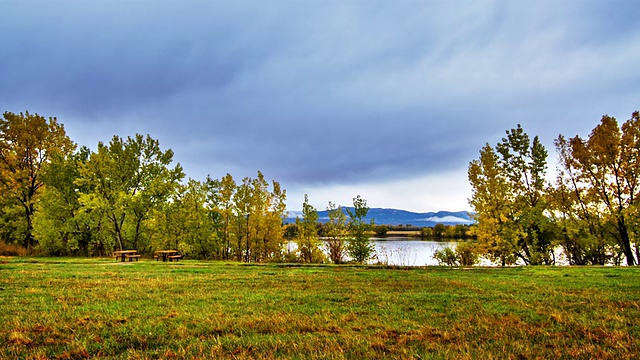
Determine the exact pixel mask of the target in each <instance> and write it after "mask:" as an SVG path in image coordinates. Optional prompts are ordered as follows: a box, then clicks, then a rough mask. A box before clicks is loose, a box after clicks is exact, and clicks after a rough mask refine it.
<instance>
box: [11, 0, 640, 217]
mask: <svg viewBox="0 0 640 360" xmlns="http://www.w3.org/2000/svg"><path fill="white" fill-rule="evenodd" d="M0 13H1V14H2V17H1V19H0V111H2V112H5V111H9V112H13V113H19V112H24V111H25V110H28V111H29V112H31V113H38V114H39V115H42V116H46V117H49V116H52V117H57V119H58V121H59V122H61V123H63V124H64V126H65V129H66V131H67V133H68V135H69V136H70V137H71V139H72V140H73V141H75V142H76V143H78V144H79V145H85V146H87V147H89V148H91V149H94V150H95V149H96V148H97V143H98V142H99V141H102V142H105V143H107V142H109V141H110V139H111V138H112V136H113V135H118V136H121V137H123V138H126V137H127V136H133V135H135V134H136V133H140V134H143V135H146V134H149V135H150V136H151V137H152V138H154V139H157V140H159V141H160V146H161V147H162V148H163V149H168V148H170V149H172V150H173V151H174V153H175V156H174V160H175V161H176V162H179V163H180V164H181V165H182V166H183V167H184V171H185V173H186V175H187V176H188V177H191V178H194V179H196V180H204V179H205V178H206V176H207V175H210V176H211V177H212V178H221V177H222V176H224V175H225V174H226V173H230V174H231V175H233V177H234V178H235V179H236V181H238V182H240V181H241V180H242V178H243V177H246V176H249V177H255V176H256V174H257V171H261V172H262V173H263V174H264V175H265V177H266V178H267V179H269V180H276V181H278V182H280V184H281V185H282V186H283V187H284V188H285V189H286V190H287V204H288V209H289V210H299V209H301V208H302V202H303V200H304V194H308V196H309V201H310V203H311V204H312V205H313V206H315V207H316V208H318V209H319V210H324V209H326V207H327V205H328V202H329V201H331V202H333V203H334V204H340V205H350V204H351V202H352V199H353V197H355V196H356V195H360V196H362V197H363V198H364V199H366V200H367V204H368V206H369V207H381V208H396V209H403V210H409V211H416V212H427V211H439V210H450V211H461V210H472V209H471V208H470V206H469V204H468V198H470V197H471V187H470V185H469V183H468V180H467V168H468V165H469V162H470V161H472V160H474V159H476V158H478V157H479V150H480V149H481V148H482V147H483V146H484V145H485V144H486V143H490V144H492V145H495V144H496V143H498V142H499V141H500V139H501V138H502V137H503V136H504V135H505V131H506V130H508V129H511V128H515V127H516V126H517V124H522V126H523V128H524V130H525V132H527V133H528V134H529V135H530V136H532V137H533V136H536V135H537V136H539V137H540V139H541V140H542V142H543V144H544V145H545V146H546V147H547V149H548V150H549V154H550V159H549V162H550V166H549V167H550V169H549V171H550V172H553V171H554V165H553V162H554V159H555V152H554V148H553V140H554V139H555V138H557V137H558V135H559V134H563V135H565V136H575V135H580V136H583V137H586V136H588V134H589V133H590V131H591V129H593V128H594V127H595V126H596V125H597V124H598V122H599V120H600V118H601V117H602V116H603V115H605V114H607V115H610V116H615V117H616V118H617V119H618V120H619V121H620V122H623V121H625V120H627V119H629V118H630V116H631V113H632V112H633V111H635V110H640V22H639V21H638V18H639V17H640V16H639V15H640V4H638V1H611V0H608V1H595V0H593V1H571V0H566V1H544V0H543V1H526V2H525V1H519V0H518V1H456V0H453V1H450V0H446V1H445V0H442V1H410V0H398V1H376V0H371V1H362V0H359V1H356V0H340V1H337V0H336V1H333V0H324V1H314V0H305V1H295V0H290V1H281V0H271V1H251V0H243V1H196V0H183V1H165V0H137V1H136V0H129V1H120V0H106V1H103V0H93V1H85V0H74V1H64V0H59V1H50V0H42V1H32V0H15V1H14V0H0Z"/></svg>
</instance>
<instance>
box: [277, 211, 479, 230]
mask: <svg viewBox="0 0 640 360" xmlns="http://www.w3.org/2000/svg"><path fill="white" fill-rule="evenodd" d="M342 209H343V211H345V214H346V209H353V207H343V208H342ZM471 215H472V213H470V212H468V211H444V210H442V211H435V212H412V211H407V210H400V209H389V208H370V209H369V212H368V213H367V217H366V218H365V220H366V221H371V219H373V220H374V223H375V224H376V225H411V226H417V227H433V226H435V225H436V224H444V225H458V224H466V225H469V224H473V222H474V221H473V220H472V219H471ZM296 217H302V213H301V212H300V211H292V212H290V213H289V217H288V218H287V220H288V221H287V222H295V219H296ZM318 221H320V222H322V223H325V222H328V221H329V215H328V211H327V210H322V211H318Z"/></svg>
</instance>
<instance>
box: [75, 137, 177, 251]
mask: <svg viewBox="0 0 640 360" xmlns="http://www.w3.org/2000/svg"><path fill="white" fill-rule="evenodd" d="M172 161H173V151H171V150H167V151H162V150H161V149H160V144H159V142H158V141H157V140H154V139H152V138H151V137H149V136H148V135H147V136H146V137H143V136H142V135H140V134H136V136H135V137H133V138H132V137H127V139H126V140H123V139H122V138H120V137H118V136H114V137H113V138H112V140H111V142H110V143H109V144H108V145H105V144H104V143H102V142H100V143H98V150H97V152H95V153H92V154H91V156H90V158H89V160H88V161H87V162H86V164H82V165H81V166H80V169H79V170H80V177H79V179H78V180H77V185H79V186H81V187H82V186H85V187H86V188H89V189H91V190H90V191H89V192H86V193H82V194H81V195H80V199H79V201H80V203H81V205H82V208H83V211H84V213H85V214H86V216H87V217H88V218H89V219H90V221H91V222H92V223H94V224H97V223H100V224H102V226H101V227H100V229H101V230H100V231H102V232H106V233H105V234H103V236H111V237H113V239H114V240H115V242H116V244H117V247H118V248H120V249H123V248H133V249H137V250H139V251H146V250H149V248H150V238H151V236H152V233H151V232H150V230H151V228H150V227H149V226H148V224H147V220H149V218H150V215H151V214H152V213H153V210H154V209H158V208H160V207H162V206H163V205H164V203H165V202H166V201H167V199H168V198H169V196H171V195H172V194H174V192H175V191H176V189H177V187H178V185H179V182H180V181H181V180H182V178H183V177H184V173H183V172H182V167H181V166H180V164H177V165H176V166H175V167H173V168H169V165H170V164H171V162H172Z"/></svg>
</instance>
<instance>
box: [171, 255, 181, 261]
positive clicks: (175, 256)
mask: <svg viewBox="0 0 640 360" xmlns="http://www.w3.org/2000/svg"><path fill="white" fill-rule="evenodd" d="M182 257H183V256H182V255H170V256H167V259H169V261H173V260H174V259H175V260H176V261H178V260H180V259H182Z"/></svg>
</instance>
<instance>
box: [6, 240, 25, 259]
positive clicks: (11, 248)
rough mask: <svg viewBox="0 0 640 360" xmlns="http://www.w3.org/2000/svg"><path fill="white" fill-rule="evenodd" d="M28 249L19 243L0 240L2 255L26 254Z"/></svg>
mask: <svg viewBox="0 0 640 360" xmlns="http://www.w3.org/2000/svg"><path fill="white" fill-rule="evenodd" d="M27 254H28V251H27V249H25V248H24V247H22V246H19V245H13V244H6V243H2V242H0V256H26V255H27Z"/></svg>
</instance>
